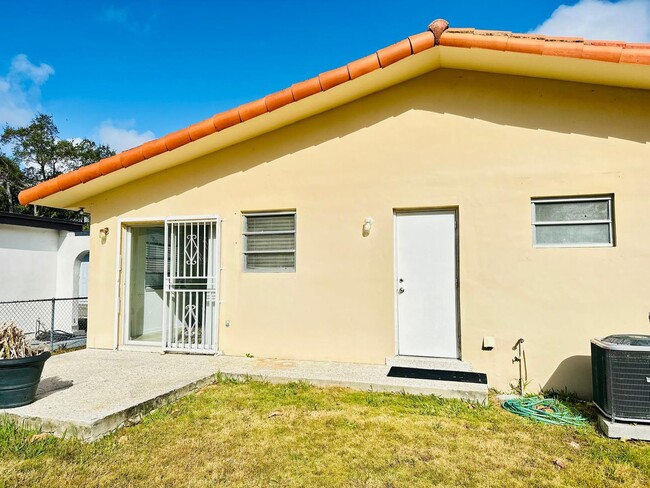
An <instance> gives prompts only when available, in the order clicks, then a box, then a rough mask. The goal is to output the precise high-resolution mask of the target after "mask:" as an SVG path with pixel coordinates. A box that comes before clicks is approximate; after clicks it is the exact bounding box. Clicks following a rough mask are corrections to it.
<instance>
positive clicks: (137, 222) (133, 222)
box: [113, 214, 222, 354]
mask: <svg viewBox="0 0 650 488" xmlns="http://www.w3.org/2000/svg"><path fill="white" fill-rule="evenodd" d="M196 219H216V221H217V242H216V245H215V250H214V252H215V266H216V279H217V288H216V290H215V301H216V312H215V320H214V331H213V333H214V351H213V353H214V354H216V353H217V352H218V351H219V317H220V311H221V222H222V220H221V218H220V217H219V215H214V214H208V215H206V214H200V215H179V216H176V215H172V216H165V217H122V218H119V219H118V221H117V236H116V243H115V245H116V254H115V306H114V314H115V315H114V319H113V349H114V350H118V349H119V348H120V346H125V348H126V349H130V350H133V349H134V348H135V349H141V350H150V351H154V350H155V351H157V352H160V351H161V349H163V348H164V345H165V343H164V338H163V339H162V340H161V341H160V342H150V341H129V340H128V330H127V328H128V317H129V312H128V305H129V302H128V300H129V297H128V292H129V285H128V280H127V279H126V277H127V272H128V270H129V266H130V243H131V234H130V232H129V230H128V228H129V227H146V226H150V225H153V224H161V225H162V226H163V227H165V226H166V224H167V222H168V221H174V220H196ZM163 313H164V311H163ZM163 328H164V326H163ZM163 332H164V331H163Z"/></svg>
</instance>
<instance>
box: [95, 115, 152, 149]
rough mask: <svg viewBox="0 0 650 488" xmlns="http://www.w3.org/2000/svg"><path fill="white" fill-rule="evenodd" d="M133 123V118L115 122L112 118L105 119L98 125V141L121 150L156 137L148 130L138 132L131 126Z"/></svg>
mask: <svg viewBox="0 0 650 488" xmlns="http://www.w3.org/2000/svg"><path fill="white" fill-rule="evenodd" d="M134 125H135V122H134V121H133V120H129V121H127V122H122V123H117V124H116V123H114V122H113V121H112V120H105V121H104V122H102V123H101V125H100V126H99V142H100V143H101V144H108V145H109V146H110V147H111V149H113V150H114V151H117V152H121V151H125V150H127V149H131V148H132V147H135V146H139V145H140V144H144V143H145V142H147V141H150V140H152V139H155V138H156V136H155V134H154V133H153V132H151V131H150V130H148V131H145V132H138V131H137V130H136V129H133V128H132V127H133V126H134Z"/></svg>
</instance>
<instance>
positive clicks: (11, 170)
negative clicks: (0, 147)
mask: <svg viewBox="0 0 650 488" xmlns="http://www.w3.org/2000/svg"><path fill="white" fill-rule="evenodd" d="M24 185H25V183H24V177H23V173H22V171H20V166H19V165H18V164H17V163H16V162H15V161H14V160H13V159H11V158H9V157H8V156H6V155H5V154H3V153H1V152H0V210H2V211H3V212H13V211H14V210H15V209H16V207H17V206H18V204H17V201H18V192H19V191H20V190H22V188H23V187H24Z"/></svg>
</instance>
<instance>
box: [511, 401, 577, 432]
mask: <svg viewBox="0 0 650 488" xmlns="http://www.w3.org/2000/svg"><path fill="white" fill-rule="evenodd" d="M503 408H504V409H505V410H507V411H509V412H512V413H514V414H517V415H520V416H522V417H526V418H529V419H533V420H536V421H538V422H543V423H545V424H553V425H575V426H581V425H586V424H587V419H586V418H584V417H581V416H580V415H575V414H573V413H571V412H570V411H569V409H568V408H566V407H565V406H564V405H562V404H561V403H560V402H558V401H557V400H553V399H551V398H539V397H525V398H513V399H511V400H506V401H505V402H503Z"/></svg>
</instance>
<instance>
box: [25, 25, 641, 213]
mask: <svg viewBox="0 0 650 488" xmlns="http://www.w3.org/2000/svg"><path fill="white" fill-rule="evenodd" d="M438 45H440V46H447V47H457V48H465V49H489V50H497V51H509V52H517V53H524V54H536V55H541V56H562V57H570V58H576V59H589V60H596V61H603V62H607V63H628V64H642V65H650V44H635V43H626V42H621V41H598V40H584V39H582V38H579V37H548V36H543V35H538V34H517V33H511V32H502V31H489V30H476V29H472V28H467V29H458V28H453V29H452V28H449V23H448V22H447V21H446V20H443V19H437V20H435V21H433V22H432V23H431V24H429V28H428V30H427V31H425V32H422V33H420V34H415V35H412V36H410V37H409V38H407V39H404V40H403V41H400V42H398V43H395V44H393V45H391V46H388V47H385V48H383V49H380V50H379V51H377V52H376V53H373V54H371V55H369V56H366V57H364V58H361V59H358V60H356V61H352V62H351V63H349V64H347V65H346V66H342V67H340V68H336V69H333V70H330V71H326V72H325V73H321V74H320V75H318V76H316V77H314V78H311V79H309V80H305V81H301V82H299V83H295V84H293V85H291V86H290V87H289V88H285V89H284V90H281V91H278V92H276V93H272V94H270V95H267V96H266V97H264V98H261V99H259V100H255V101H253V102H249V103H247V104H244V105H242V106H240V107H237V108H234V109H230V110H227V111H225V112H222V113H219V114H216V115H214V116H213V117H210V118H209V119H206V120H203V121H201V122H198V123H196V124H194V125H191V126H189V127H186V128H184V129H181V130H178V131H176V132H172V133H171V134H167V135H166V136H163V137H161V138H159V139H156V140H153V141H149V142H146V143H144V144H143V145H141V146H138V147H135V148H133V149H129V150H128V151H124V152H122V153H121V154H118V155H116V156H112V157H110V158H106V159H102V160H101V161H99V162H97V163H93V164H91V165H89V166H84V167H82V168H79V169H78V170H75V171H71V172H69V173H66V174H63V175H60V176H57V177H56V178H53V179H51V180H48V181H44V182H42V183H39V184H38V185H36V186H34V187H32V188H28V189H26V190H23V191H22V192H20V194H19V196H18V198H19V200H20V203H21V204H23V205H27V204H29V203H32V202H34V201H36V200H39V199H41V198H45V197H48V196H50V195H52V194H54V193H57V192H60V191H65V190H67V189H69V188H72V187H74V186H76V185H80V184H83V183H87V182H88V181H91V180H93V179H95V178H99V177H100V176H103V175H106V174H109V173H112V172H114V171H118V170H120V169H122V168H128V167H129V166H132V165H134V164H138V163H140V162H142V161H145V160H147V159H151V158H153V157H155V156H157V155H159V154H162V153H164V152H166V151H173V150H174V149H176V148H178V147H181V146H183V145H185V144H189V143H191V142H192V141H196V140H198V139H200V138H202V137H205V136H208V135H210V134H213V133H215V132H219V131H222V130H226V129H228V128H229V127H232V126H234V125H237V124H240V123H242V122H245V121H247V120H250V119H252V118H255V117H258V116H260V115H262V114H265V113H267V112H271V111H273V110H277V109H278V108H281V107H283V106H285V105H288V104H290V103H293V102H296V101H299V100H302V99H303V98H306V97H309V96H311V95H315V94H316V93H319V92H322V91H325V90H329V89H331V88H333V87H335V86H337V85H340V84H342V83H345V82H347V81H349V80H354V79H356V78H358V77H360V76H363V75H365V74H368V73H370V72H372V71H375V70H377V69H380V68H385V67H386V66H390V65H391V64H393V63H396V62H398V61H400V60H402V59H404V58H406V57H408V56H411V55H413V54H417V53H420V52H422V51H425V50H427V49H431V48H433V47H435V46H438Z"/></svg>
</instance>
